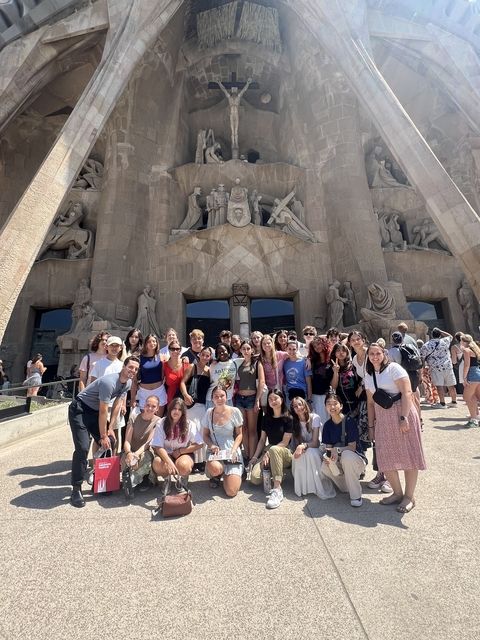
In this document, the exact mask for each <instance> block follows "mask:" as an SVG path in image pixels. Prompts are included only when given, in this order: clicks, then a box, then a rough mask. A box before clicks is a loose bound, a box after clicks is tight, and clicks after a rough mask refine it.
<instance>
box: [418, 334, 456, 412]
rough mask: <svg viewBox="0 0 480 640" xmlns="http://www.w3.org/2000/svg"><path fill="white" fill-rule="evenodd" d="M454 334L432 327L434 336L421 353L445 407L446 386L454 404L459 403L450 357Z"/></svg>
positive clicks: (441, 402) (442, 405) (441, 404)
mask: <svg viewBox="0 0 480 640" xmlns="http://www.w3.org/2000/svg"><path fill="white" fill-rule="evenodd" d="M452 340H453V336H452V335H450V334H449V333H447V332H446V331H441V330H440V329H438V328H436V327H435V328H434V329H432V337H431V339H430V340H428V342H426V343H425V344H424V345H423V347H422V348H421V349H420V355H421V356H422V358H423V359H424V361H425V362H426V363H427V364H428V366H429V367H430V375H431V378H432V384H434V385H435V386H436V387H437V391H438V395H439V396H440V406H441V407H445V406H446V405H445V387H448V391H449V393H450V397H451V399H452V404H453V405H454V406H455V405H456V404H457V391H456V389H455V385H456V382H457V381H456V380H455V374H454V372H453V364H452V358H451V357H450V343H451V342H452Z"/></svg>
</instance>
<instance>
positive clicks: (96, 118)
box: [0, 0, 183, 339]
mask: <svg viewBox="0 0 480 640" xmlns="http://www.w3.org/2000/svg"><path fill="white" fill-rule="evenodd" d="M182 4H183V3H182V0H133V1H132V3H130V4H129V5H128V8H127V6H126V5H125V3H123V2H118V1H117V2H114V1H113V0H112V2H111V7H110V9H111V11H112V12H113V13H117V14H118V12H119V11H121V10H123V11H124V19H123V21H122V22H121V23H120V27H119V29H118V31H117V33H116V35H115V36H114V37H113V38H112V40H111V46H110V47H108V48H107V49H106V50H105V52H104V57H103V58H102V61H101V62H100V64H99V66H98V68H97V70H96V71H95V73H94V75H93V77H92V79H91V81H90V82H89V84H88V85H87V87H86V88H85V91H84V92H83V94H82V96H81V97H80V99H79V101H78V104H77V105H76V107H75V109H74V110H73V112H72V113H71V115H70V117H69V118H68V120H67V122H66V124H65V126H64V127H63V129H62V131H61V132H60V135H59V137H58V139H57V141H56V142H55V145H54V146H53V148H52V150H51V151H50V153H49V154H48V156H47V158H46V159H45V161H44V162H43V164H42V166H41V167H40V169H39V171H38V172H37V174H36V176H35V177H34V179H33V180H32V182H31V183H30V186H29V187H28V189H27V190H26V191H25V193H24V194H23V196H22V198H21V199H20V200H19V202H18V203H17V205H16V207H15V209H14V210H13V211H12V213H11V214H10V217H9V219H8V221H7V223H6V224H5V226H4V228H3V229H2V233H1V235H0V244H1V246H3V247H8V252H7V251H4V252H3V254H2V255H0V280H1V281H2V283H3V285H2V288H1V291H0V339H1V338H3V334H4V332H5V328H6V325H7V323H8V320H9V318H10V314H11V312H12V309H13V307H14V305H15V302H16V300H17V298H18V296H19V294H20V292H21V290H22V287H23V285H24V283H25V280H26V279H27V276H28V274H29V271H30V268H31V266H32V264H33V262H34V260H35V258H36V257H37V254H38V251H39V249H40V247H41V245H42V242H43V240H44V238H45V235H46V233H47V231H48V229H49V227H50V225H51V223H52V221H53V219H54V217H55V214H56V213H57V211H58V209H59V207H60V205H61V204H62V201H63V200H64V198H65V196H66V194H67V192H68V190H69V189H70V188H71V186H72V184H73V181H74V180H75V177H76V175H77V174H78V172H79V171H80V169H81V167H82V165H83V163H84V162H85V159H86V158H87V156H88V154H89V152H90V150H91V149H92V147H93V145H94V144H95V141H96V139H97V137H98V135H99V133H100V131H101V130H102V129H103V127H104V125H105V123H106V121H107V119H108V117H109V115H110V113H111V112H112V110H113V108H114V106H115V104H116V102H117V100H118V98H119V97H120V96H121V94H122V92H123V90H124V89H125V87H126V85H127V82H128V79H129V77H130V75H131V73H132V72H133V70H134V69H135V67H136V65H137V64H138V62H139V61H140V60H141V58H142V56H143V55H144V53H145V51H146V50H147V49H148V48H149V47H151V46H152V45H153V43H154V42H155V40H156V39H157V38H158V35H159V34H160V33H161V31H162V30H163V28H164V27H165V25H166V24H167V23H168V22H169V20H170V19H171V18H172V16H173V15H174V14H175V13H176V11H177V10H178V9H179V7H180V6H181V5H182Z"/></svg>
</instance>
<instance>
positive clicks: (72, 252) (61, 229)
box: [37, 202, 94, 260]
mask: <svg viewBox="0 0 480 640" xmlns="http://www.w3.org/2000/svg"><path fill="white" fill-rule="evenodd" d="M84 217H85V211H84V209H83V206H82V204H81V203H80V202H75V203H73V202H69V205H68V209H67V211H66V212H65V213H61V214H60V215H59V216H58V218H57V219H56V220H55V222H54V223H53V225H52V227H51V229H50V231H49V232H48V234H47V237H46V238H45V240H44V242H43V245H42V248H41V249H40V252H39V254H38V258H37V259H38V260H41V259H42V258H43V257H44V256H45V254H46V253H47V252H48V251H62V252H64V254H65V255H64V256H62V257H65V258H67V259H68V260H75V259H77V258H90V257H91V255H92V250H93V240H94V235H93V231H90V230H89V229H83V228H82V227H80V223H81V222H82V220H83V218H84Z"/></svg>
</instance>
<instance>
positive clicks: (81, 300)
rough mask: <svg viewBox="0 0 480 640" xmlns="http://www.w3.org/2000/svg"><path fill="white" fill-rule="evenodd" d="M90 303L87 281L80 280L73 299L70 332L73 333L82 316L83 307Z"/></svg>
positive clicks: (90, 295) (84, 279)
mask: <svg viewBox="0 0 480 640" xmlns="http://www.w3.org/2000/svg"><path fill="white" fill-rule="evenodd" d="M91 301H92V292H91V290H90V287H89V286H88V280H87V279H86V278H82V280H80V284H79V286H78V289H77V291H76V293H75V299H74V301H73V305H72V327H71V329H70V331H74V329H75V327H76V326H77V324H78V321H79V320H80V318H82V317H83V315H84V307H85V306H86V305H89V304H90V303H91Z"/></svg>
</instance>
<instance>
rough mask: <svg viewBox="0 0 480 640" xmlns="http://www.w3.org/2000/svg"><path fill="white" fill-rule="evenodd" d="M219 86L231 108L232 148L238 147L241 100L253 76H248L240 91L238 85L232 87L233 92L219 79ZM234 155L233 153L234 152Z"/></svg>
mask: <svg viewBox="0 0 480 640" xmlns="http://www.w3.org/2000/svg"><path fill="white" fill-rule="evenodd" d="M217 84H218V86H219V87H220V89H221V90H222V92H223V94H224V96H225V97H226V98H227V100H228V107H229V109H230V134H231V139H232V150H233V149H238V124H239V112H238V108H239V107H240V102H241V100H242V98H243V96H244V94H245V92H246V91H247V90H248V87H249V86H250V85H251V84H252V78H248V80H247V82H246V84H245V86H244V87H243V89H242V90H241V91H240V93H239V92H238V87H232V89H231V93H229V92H228V91H227V89H226V88H225V87H224V85H223V84H222V83H221V82H218V81H217ZM232 155H233V153H232Z"/></svg>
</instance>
